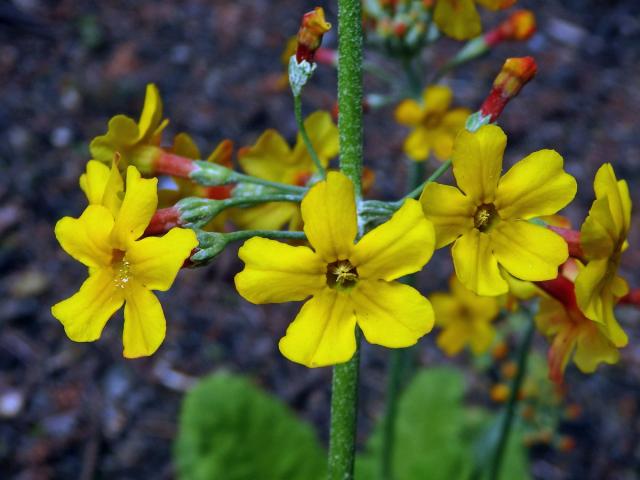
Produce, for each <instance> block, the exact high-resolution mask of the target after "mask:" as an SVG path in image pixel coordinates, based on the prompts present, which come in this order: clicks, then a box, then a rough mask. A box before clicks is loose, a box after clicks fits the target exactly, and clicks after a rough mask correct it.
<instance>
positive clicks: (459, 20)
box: [433, 0, 516, 40]
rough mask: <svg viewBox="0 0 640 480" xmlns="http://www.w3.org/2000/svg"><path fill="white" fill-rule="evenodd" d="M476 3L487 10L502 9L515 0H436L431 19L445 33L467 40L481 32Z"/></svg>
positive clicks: (457, 38)
mask: <svg viewBox="0 0 640 480" xmlns="http://www.w3.org/2000/svg"><path fill="white" fill-rule="evenodd" d="M476 3H477V4H479V5H482V6H483V7H485V8H488V9H489V10H502V9H505V8H509V7H510V6H511V5H513V4H514V3H516V0H436V5H435V9H434V12H433V20H434V22H435V23H436V25H437V26H438V28H439V29H440V31H442V32H443V33H444V34H445V35H447V36H449V37H452V38H455V39H456V40H468V39H470V38H473V37H477V36H478V35H480V33H482V23H481V22H480V14H479V13H478V9H477V8H476Z"/></svg>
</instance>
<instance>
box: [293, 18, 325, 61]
mask: <svg viewBox="0 0 640 480" xmlns="http://www.w3.org/2000/svg"><path fill="white" fill-rule="evenodd" d="M330 29H331V24H330V23H328V22H327V21H326V20H325V18H324V10H323V9H322V7H316V8H314V9H313V10H312V11H311V12H308V13H305V14H304V16H303V17H302V23H301V24H300V30H298V49H297V50H296V60H297V61H298V63H301V62H302V61H303V60H306V61H307V62H309V63H313V60H314V56H315V53H316V51H317V50H318V48H320V44H321V43H322V36H323V35H324V34H325V33H327V32H328V31H329V30H330Z"/></svg>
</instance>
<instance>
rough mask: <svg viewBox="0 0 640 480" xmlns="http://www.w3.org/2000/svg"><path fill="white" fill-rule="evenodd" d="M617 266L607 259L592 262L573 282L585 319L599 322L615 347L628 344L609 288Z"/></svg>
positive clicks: (613, 280)
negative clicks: (617, 318)
mask: <svg viewBox="0 0 640 480" xmlns="http://www.w3.org/2000/svg"><path fill="white" fill-rule="evenodd" d="M615 271H616V266H615V265H613V266H612V265H611V264H610V261H609V259H606V258H603V259H598V260H591V261H590V262H589V263H587V265H586V266H585V267H584V268H582V269H581V270H580V272H579V273H578V276H577V277H576V280H575V290H576V300H577V302H578V306H579V307H580V310H582V313H584V315H585V316H586V317H587V318H589V319H591V320H593V321H594V322H598V324H600V325H601V328H602V329H603V331H604V332H605V333H606V335H607V336H608V338H609V339H610V340H611V341H612V342H613V344H614V345H615V346H616V347H619V348H620V347H624V346H625V345H626V344H627V343H628V337H627V334H626V333H625V332H624V330H622V328H621V327H620V324H619V323H618V321H617V320H616V318H615V313H614V308H615V303H616V297H615V295H614V292H613V290H612V285H613V284H614V283H615V282H616V275H615Z"/></svg>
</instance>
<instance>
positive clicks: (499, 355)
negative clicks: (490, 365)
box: [491, 342, 509, 360]
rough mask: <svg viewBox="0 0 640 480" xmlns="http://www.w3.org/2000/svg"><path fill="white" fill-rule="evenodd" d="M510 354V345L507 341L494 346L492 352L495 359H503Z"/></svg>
mask: <svg viewBox="0 0 640 480" xmlns="http://www.w3.org/2000/svg"><path fill="white" fill-rule="evenodd" d="M508 354H509V347H508V346H507V344H506V343H505V342H500V343H498V344H497V345H496V346H495V347H493V351H492V352H491V355H492V356H493V359H494V360H502V359H504V358H506V356H507V355H508Z"/></svg>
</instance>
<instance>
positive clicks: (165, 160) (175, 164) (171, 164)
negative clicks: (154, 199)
mask: <svg viewBox="0 0 640 480" xmlns="http://www.w3.org/2000/svg"><path fill="white" fill-rule="evenodd" d="M195 168H196V164H195V163H194V162H193V160H191V159H190V158H186V157H181V156H180V155H175V154H173V153H169V152H167V151H165V150H162V151H161V153H160V155H158V157H157V158H156V159H155V160H154V162H153V173H154V175H171V176H174V177H180V178H189V174H190V173H191V172H192V171H193V170H194V169H195Z"/></svg>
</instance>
